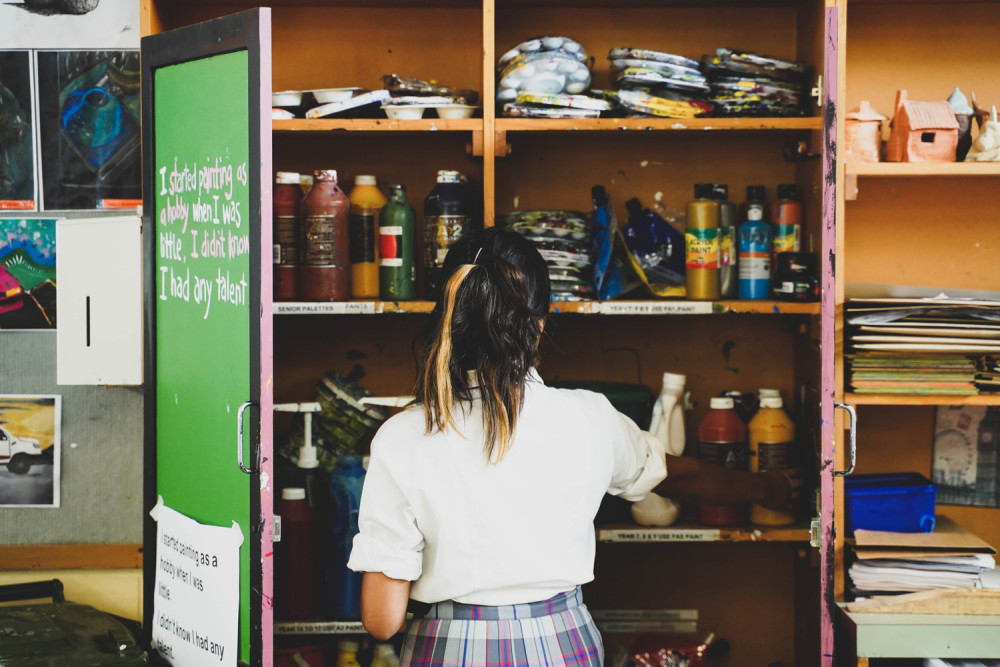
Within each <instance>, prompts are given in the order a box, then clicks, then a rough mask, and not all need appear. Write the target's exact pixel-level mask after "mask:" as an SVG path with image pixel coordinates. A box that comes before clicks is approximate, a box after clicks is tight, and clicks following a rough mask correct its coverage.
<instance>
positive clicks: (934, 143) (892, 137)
mask: <svg viewBox="0 0 1000 667" xmlns="http://www.w3.org/2000/svg"><path fill="white" fill-rule="evenodd" d="M957 146H958V121H957V120H955V114H954V112H953V111H952V110H951V105H949V104H948V102H947V100H941V101H940V102H911V101H910V100H908V99H906V91H905V90H900V91H897V92H896V111H895V114H894V115H893V117H892V130H891V131H890V132H889V141H888V143H887V144H886V147H885V159H886V160H887V161H889V162H954V161H955V148H956V147H957Z"/></svg>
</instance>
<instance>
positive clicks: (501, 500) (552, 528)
mask: <svg viewBox="0 0 1000 667" xmlns="http://www.w3.org/2000/svg"><path fill="white" fill-rule="evenodd" d="M455 421H456V424H457V426H458V428H457V430H456V429H449V430H447V431H445V432H443V433H441V432H436V431H435V432H433V433H431V434H429V435H425V433H424V431H425V426H424V413H423V409H422V408H421V407H412V408H408V409H406V410H404V411H403V412H401V413H399V414H397V415H394V416H393V417H391V418H390V419H389V420H388V421H386V422H385V424H383V425H382V427H381V428H380V429H379V431H378V433H377V434H376V435H375V439H374V440H373V441H372V447H371V460H370V463H369V466H368V474H367V476H366V478H365V483H364V489H363V491H362V495H361V511H360V515H359V521H358V523H359V528H360V533H359V534H358V535H357V536H356V537H355V538H354V547H353V550H352V552H351V557H350V560H349V562H348V567H350V568H351V569H353V570H355V571H364V572H383V573H384V574H385V575H386V576H389V577H391V578H393V579H404V580H408V581H411V582H413V583H412V584H411V586H410V597H411V598H413V599H415V600H418V601H421V602H439V601H441V600H455V601H458V602H463V603H468V604H486V605H501V604H518V603H524V602H533V601H537V600H545V599H548V598H550V597H552V596H553V595H556V594H557V593H561V592H563V591H567V590H569V589H571V588H573V587H575V586H578V585H580V584H583V583H586V582H588V581H590V580H592V579H593V578H594V548H595V547H594V542H595V534H594V525H593V521H594V516H595V514H596V513H597V509H598V506H599V505H600V503H601V499H602V498H603V496H604V494H605V493H611V494H614V495H618V496H621V497H623V498H625V499H626V500H632V501H635V500H640V499H642V498H643V497H645V495H646V494H647V493H648V492H649V491H650V490H651V489H652V488H653V487H654V486H656V485H657V484H658V483H659V482H660V481H662V480H663V479H664V478H665V477H666V474H667V470H666V459H665V455H664V447H663V444H662V443H661V442H660V441H659V440H657V439H656V438H654V437H653V436H651V435H650V434H649V433H647V432H645V431H642V430H641V429H639V427H638V426H636V424H635V422H633V421H632V420H631V419H629V418H628V417H626V416H624V415H622V414H621V413H620V412H618V411H617V410H616V409H615V408H614V407H613V406H612V405H611V403H610V402H609V401H608V400H607V398H605V397H604V396H603V395H602V394H598V393H595V392H591V391H585V390H578V389H577V390H571V389H556V388H553V387H548V386H546V385H544V384H543V383H542V381H541V379H540V378H539V377H538V375H537V374H536V373H535V372H534V371H532V373H531V374H530V375H529V377H528V381H527V384H526V387H525V398H524V407H523V409H522V410H521V414H520V416H519V418H518V422H517V428H516V432H515V434H514V437H513V440H512V442H511V447H510V449H509V450H508V452H507V455H506V456H505V457H504V459H503V460H502V461H500V463H498V464H495V465H494V464H491V463H489V462H488V461H487V459H486V455H485V453H484V451H483V442H484V436H483V425H482V416H481V411H480V409H479V406H478V404H476V403H474V404H473V406H472V408H471V409H467V410H466V411H464V412H463V411H461V410H457V411H456V414H455Z"/></svg>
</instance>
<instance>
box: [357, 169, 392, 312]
mask: <svg viewBox="0 0 1000 667" xmlns="http://www.w3.org/2000/svg"><path fill="white" fill-rule="evenodd" d="M350 199H351V217H350V224H349V229H350V235H351V240H350V244H349V247H350V249H351V296H352V297H354V298H355V299H377V298H378V244H377V243H376V242H377V240H378V231H377V227H378V221H377V219H376V218H377V216H378V213H379V211H380V210H381V209H382V207H383V206H385V202H386V199H385V195H383V194H382V191H381V190H379V189H378V185H377V184H376V180H375V177H374V176H371V175H359V176H357V177H355V179H354V188H353V189H352V190H351V197H350Z"/></svg>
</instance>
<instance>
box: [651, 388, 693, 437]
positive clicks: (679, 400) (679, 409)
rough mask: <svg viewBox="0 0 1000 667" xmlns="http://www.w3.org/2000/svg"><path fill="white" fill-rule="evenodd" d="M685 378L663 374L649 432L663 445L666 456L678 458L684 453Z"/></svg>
mask: <svg viewBox="0 0 1000 667" xmlns="http://www.w3.org/2000/svg"><path fill="white" fill-rule="evenodd" d="M686 381H687V376H684V375H681V374H679V373H664V374H663V388H662V389H660V395H659V397H658V398H657V399H656V403H654V404H653V418H652V419H651V420H650V423H649V432H650V433H652V434H653V437H655V438H656V439H657V440H659V441H660V442H662V443H663V446H664V449H665V450H666V452H667V453H668V454H673V455H674V456H680V455H682V454H683V453H684V444H685V442H684V441H685V437H686V436H685V433H684V383H685V382H686Z"/></svg>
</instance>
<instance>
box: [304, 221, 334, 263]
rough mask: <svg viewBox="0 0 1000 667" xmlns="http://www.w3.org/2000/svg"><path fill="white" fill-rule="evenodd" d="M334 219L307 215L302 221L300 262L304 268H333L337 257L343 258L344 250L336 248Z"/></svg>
mask: <svg viewBox="0 0 1000 667" xmlns="http://www.w3.org/2000/svg"><path fill="white" fill-rule="evenodd" d="M336 219H337V216H335V215H307V216H305V217H304V218H303V219H302V253H301V261H302V264H303V265H304V266H334V265H336V264H337V256H338V255H341V257H342V256H343V255H342V253H343V252H344V249H343V248H337V242H336V235H335V232H334V229H335V223H336ZM341 261H343V260H341Z"/></svg>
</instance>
